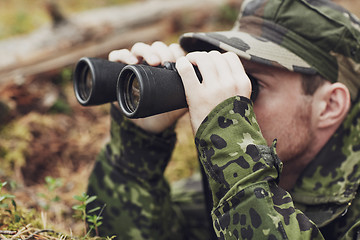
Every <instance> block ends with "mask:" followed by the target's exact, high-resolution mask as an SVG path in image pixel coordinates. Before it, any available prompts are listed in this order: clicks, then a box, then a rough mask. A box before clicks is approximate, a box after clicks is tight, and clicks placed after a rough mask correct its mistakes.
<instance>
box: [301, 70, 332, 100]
mask: <svg viewBox="0 0 360 240" xmlns="http://www.w3.org/2000/svg"><path fill="white" fill-rule="evenodd" d="M301 75H302V77H301V86H302V89H303V92H304V94H305V95H309V96H312V95H314V93H315V92H316V90H317V89H318V88H319V87H320V86H322V85H323V84H324V83H325V82H326V81H327V80H326V79H325V78H324V77H322V76H320V75H319V74H314V75H310V74H301Z"/></svg>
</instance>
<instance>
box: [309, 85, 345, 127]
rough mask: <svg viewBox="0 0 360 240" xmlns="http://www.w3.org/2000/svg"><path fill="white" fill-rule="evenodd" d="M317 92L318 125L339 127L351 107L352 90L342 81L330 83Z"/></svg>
mask: <svg viewBox="0 0 360 240" xmlns="http://www.w3.org/2000/svg"><path fill="white" fill-rule="evenodd" d="M318 90H319V91H317V92H315V95H316V94H317V97H316V98H317V100H318V102H317V110H318V111H317V117H318V119H317V127H318V128H328V127H335V128H337V127H338V126H339V125H340V124H341V122H342V121H343V120H344V118H345V116H346V115H347V113H348V111H349V108H350V104H351V103H350V102H351V100H350V92H349V89H348V88H347V87H346V86H345V85H344V84H342V83H339V82H336V83H332V84H331V83H328V84H324V85H323V86H321V87H320V89H318Z"/></svg>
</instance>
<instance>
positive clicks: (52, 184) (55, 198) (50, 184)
mask: <svg viewBox="0 0 360 240" xmlns="http://www.w3.org/2000/svg"><path fill="white" fill-rule="evenodd" d="M62 186H63V180H62V179H61V178H53V177H51V176H47V177H45V187H46V189H47V193H38V196H39V197H41V198H42V199H44V200H45V203H42V204H40V206H41V207H42V208H44V210H49V209H50V206H51V203H52V202H59V201H60V200H61V199H60V197H59V195H58V194H57V190H58V189H59V188H60V187H62Z"/></svg>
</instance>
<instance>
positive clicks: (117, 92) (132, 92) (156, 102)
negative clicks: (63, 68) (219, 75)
mask: <svg viewBox="0 0 360 240" xmlns="http://www.w3.org/2000/svg"><path fill="white" fill-rule="evenodd" d="M194 69H195V72H196V75H197V77H198V79H199V81H200V82H201V81H202V78H201V75H200V72H199V70H198V69H197V67H195V66H194ZM248 76H249V78H250V80H251V84H252V89H253V90H252V95H251V99H252V100H253V101H255V99H256V97H257V93H258V84H257V81H256V79H255V78H253V77H252V76H251V75H248ZM73 78H74V90H75V95H76V98H77V100H78V102H79V103H80V104H81V105H83V106H93V105H100V104H104V103H109V102H113V101H118V103H119V106H120V109H121V111H122V112H123V113H124V115H125V116H127V117H128V118H142V117H148V116H152V115H156V114H159V113H164V112H168V111H172V110H176V109H180V108H184V107H187V103H186V98H185V90H184V86H183V83H182V80H181V78H180V76H179V74H178V72H177V71H176V68H175V63H171V62H166V63H164V65H162V66H157V67H153V66H149V65H146V64H137V65H127V64H124V63H118V62H110V61H107V60H104V59H99V58H86V57H84V58H81V59H80V60H79V61H78V63H77V65H76V67H75V72H74V75H73Z"/></svg>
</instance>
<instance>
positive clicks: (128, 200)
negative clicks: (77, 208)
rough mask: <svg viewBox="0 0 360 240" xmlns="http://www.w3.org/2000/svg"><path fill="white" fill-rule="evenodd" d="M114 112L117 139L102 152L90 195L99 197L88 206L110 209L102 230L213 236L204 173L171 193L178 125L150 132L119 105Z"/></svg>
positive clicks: (126, 235) (144, 235)
mask: <svg viewBox="0 0 360 240" xmlns="http://www.w3.org/2000/svg"><path fill="white" fill-rule="evenodd" d="M111 116H112V121H111V140H110V142H109V143H108V144H107V145H106V146H105V148H104V149H103V151H101V153H100V154H99V155H98V158H97V161H96V164H95V166H94V170H93V172H92V174H91V176H90V178H89V185H88V195H90V196H97V199H96V201H95V202H93V203H91V204H89V206H88V209H93V208H95V207H100V208H104V211H103V212H102V214H101V216H102V217H103V224H102V225H101V227H100V228H99V230H100V235H101V236H112V235H116V236H117V239H209V237H208V236H209V221H208V218H207V216H206V214H205V205H204V195H203V193H202V184H201V182H200V181H199V179H200V177H199V176H197V177H196V178H194V179H190V180H189V179H188V180H186V181H185V182H184V181H182V182H178V183H176V184H175V185H174V186H173V192H172V196H170V188H169V186H168V183H167V181H166V180H165V178H164V176H163V172H164V169H165V167H166V165H167V163H168V161H169V159H170V156H171V153H172V150H173V148H174V144H175V141H176V135H175V132H174V129H173V128H171V129H168V130H167V131H165V132H164V133H162V134H160V135H153V134H149V133H147V132H145V131H143V130H142V129H140V128H138V127H136V126H135V125H133V124H132V123H131V122H130V121H128V120H127V119H125V117H124V116H122V115H121V113H120V111H119V110H118V109H117V108H116V107H114V106H112V107H111ZM181 189H185V191H184V190H181ZM100 212H101V211H100V210H99V211H98V212H96V214H99V213H100ZM92 214H93V213H92ZM185 216H186V218H185ZM189 217H190V218H189Z"/></svg>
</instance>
